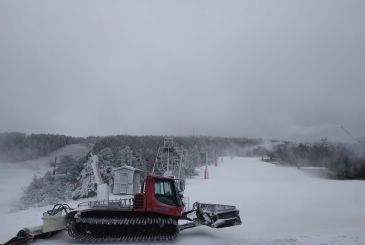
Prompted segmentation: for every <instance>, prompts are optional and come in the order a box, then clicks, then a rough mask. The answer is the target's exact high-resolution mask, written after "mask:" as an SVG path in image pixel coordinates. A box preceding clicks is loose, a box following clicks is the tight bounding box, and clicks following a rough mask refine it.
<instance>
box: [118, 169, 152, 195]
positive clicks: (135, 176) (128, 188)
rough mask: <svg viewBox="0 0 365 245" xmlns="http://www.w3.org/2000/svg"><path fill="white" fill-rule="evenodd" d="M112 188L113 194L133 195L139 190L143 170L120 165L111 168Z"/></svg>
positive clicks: (142, 178)
mask: <svg viewBox="0 0 365 245" xmlns="http://www.w3.org/2000/svg"><path fill="white" fill-rule="evenodd" d="M113 171H114V178H113V185H112V187H113V190H112V193H113V194H114V195H133V194H135V193H138V192H140V190H141V185H142V183H143V180H144V176H145V174H144V172H143V171H142V170H140V169H137V168H133V167H131V166H122V167H119V168H115V169H113Z"/></svg>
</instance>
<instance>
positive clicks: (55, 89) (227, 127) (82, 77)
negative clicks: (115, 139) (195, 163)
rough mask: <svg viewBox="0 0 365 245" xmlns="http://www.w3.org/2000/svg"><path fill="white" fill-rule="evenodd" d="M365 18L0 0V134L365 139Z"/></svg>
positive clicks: (352, 12)
mask: <svg viewBox="0 0 365 245" xmlns="http://www.w3.org/2000/svg"><path fill="white" fill-rule="evenodd" d="M364 23H365V2H363V1H355V0H350V1H314V0H313V1H289V0H288V1H253V0H252V1H211V0H209V1H208V0H205V1H192V0H191V1H147V0H146V1H101V2H100V1H14V0H9V1H1V2H0V37H1V38H0V53H1V55H0V110H1V114H0V131H15V130H17V131H25V132H28V133H30V132H50V133H62V134H70V135H81V136H85V135H109V134H137V135H143V134H175V135H192V134H197V135H221V136H248V137H265V138H282V139H297V140H301V139H304V140H319V139H320V138H322V137H328V138H329V139H333V140H348V137H347V136H346V135H345V134H344V133H343V132H342V131H341V129H340V128H339V127H336V126H333V125H341V124H343V125H346V126H347V128H349V129H351V131H352V132H353V134H354V135H358V136H359V137H361V136H362V137H365V126H364V125H365V114H364V109H363V108H364V105H365V97H364V95H363V93H364V90H365V81H364V77H365V69H364V67H365V46H364V43H365V27H364ZM328 125H331V126H330V127H328Z"/></svg>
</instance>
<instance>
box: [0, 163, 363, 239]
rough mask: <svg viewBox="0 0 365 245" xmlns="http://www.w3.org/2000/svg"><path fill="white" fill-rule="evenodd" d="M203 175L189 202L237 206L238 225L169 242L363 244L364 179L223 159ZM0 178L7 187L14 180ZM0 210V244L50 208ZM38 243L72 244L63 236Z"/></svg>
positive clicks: (193, 182) (189, 188)
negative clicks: (332, 177) (324, 176)
mask: <svg viewBox="0 0 365 245" xmlns="http://www.w3.org/2000/svg"><path fill="white" fill-rule="evenodd" d="M202 176H203V169H201V170H200V176H199V177H197V178H194V179H190V180H188V181H187V185H186V191H185V195H186V196H189V198H190V204H192V202H193V201H200V202H206V203H220V204H232V205H236V206H237V207H238V209H240V215H241V218H242V221H243V223H242V225H241V226H235V227H231V228H225V229H212V228H209V227H198V228H195V229H191V230H185V231H182V232H181V233H180V235H179V237H178V239H177V241H175V242H174V243H173V244H181V245H188V244H189V245H190V244H203V245H204V244H207V245H208V244H217V245H218V244H230V245H234V244H250V245H253V244H256V245H266V244H275V245H278V244H283V245H286V244H306V245H312V244H318V245H324V244H328V245H330V244H331V245H339V244H346V245H355V244H356V245H360V244H365V234H364V233H365V181H339V180H327V179H321V178H318V177H313V176H310V175H308V174H307V173H304V172H301V171H300V170H298V169H296V168H290V167H282V166H276V165H273V164H270V163H264V162H261V161H260V160H259V159H257V158H234V159H230V158H223V162H219V166H218V167H214V166H210V167H209V179H207V180H205V179H203V178H202ZM1 178H2V180H1V181H2V183H6V181H7V179H8V180H9V181H10V179H11V178H14V176H4V175H3V176H1ZM16 178H17V177H16ZM0 191H1V192H0V196H1V198H4V197H6V196H7V195H6V193H4V192H5V191H6V190H5V189H1V190H0ZM71 205H73V206H75V205H76V203H75V202H72V203H71ZM1 208H2V210H0V214H1V217H2V222H1V223H0V242H3V241H5V240H7V239H8V238H10V237H12V236H13V235H14V234H15V233H16V231H17V230H19V229H20V228H22V227H24V226H33V225H38V224H40V221H41V220H40V217H41V215H42V212H43V211H45V210H46V209H47V208H49V207H45V208H34V209H29V210H25V211H21V212H10V213H9V212H7V211H8V209H7V207H5V205H3V206H2V207H1ZM37 243H38V244H43V245H46V244H52V245H56V244H65V243H70V244H75V243H76V242H75V241H73V240H71V239H70V238H68V236H67V234H65V233H63V234H59V235H57V236H55V237H53V238H51V239H50V240H43V241H37ZM165 244H166V243H165Z"/></svg>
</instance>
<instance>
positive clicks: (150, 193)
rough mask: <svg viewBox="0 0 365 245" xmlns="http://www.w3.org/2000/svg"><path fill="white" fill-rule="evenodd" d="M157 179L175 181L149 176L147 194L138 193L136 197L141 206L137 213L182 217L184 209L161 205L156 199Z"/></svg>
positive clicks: (146, 186)
mask: <svg viewBox="0 0 365 245" xmlns="http://www.w3.org/2000/svg"><path fill="white" fill-rule="evenodd" d="M155 179H168V180H173V179H172V178H166V177H156V176H152V175H148V176H147V180H146V185H145V193H137V194H136V195H135V197H134V198H135V200H138V203H139V205H138V206H137V207H136V208H135V211H144V212H146V211H147V212H152V213H159V214H164V215H169V216H175V217H180V216H181V213H182V211H183V207H180V206H173V205H168V204H165V203H161V202H160V201H159V200H157V198H156V197H155V191H154V183H155V181H154V180H155ZM177 198H178V197H177ZM143 199H144V200H143ZM142 203H143V204H144V207H142V206H141V204H142Z"/></svg>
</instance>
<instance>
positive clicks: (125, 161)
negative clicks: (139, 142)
mask: <svg viewBox="0 0 365 245" xmlns="http://www.w3.org/2000/svg"><path fill="white" fill-rule="evenodd" d="M115 160H116V164H117V165H118V166H122V165H128V166H133V167H134V166H135V165H136V162H137V158H136V156H135V155H134V154H133V151H132V149H131V148H130V147H129V146H126V147H124V148H122V149H120V150H118V151H117V152H116V154H115Z"/></svg>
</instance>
